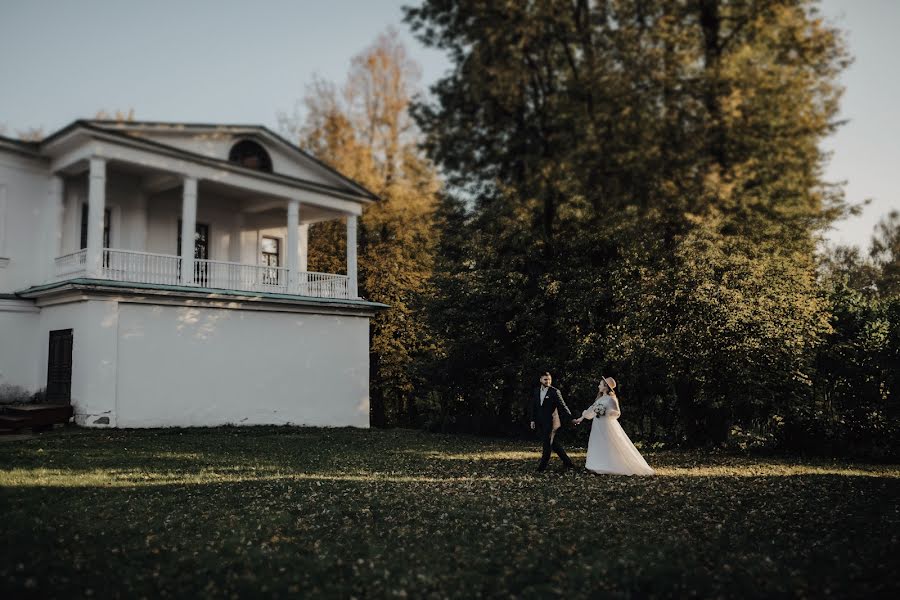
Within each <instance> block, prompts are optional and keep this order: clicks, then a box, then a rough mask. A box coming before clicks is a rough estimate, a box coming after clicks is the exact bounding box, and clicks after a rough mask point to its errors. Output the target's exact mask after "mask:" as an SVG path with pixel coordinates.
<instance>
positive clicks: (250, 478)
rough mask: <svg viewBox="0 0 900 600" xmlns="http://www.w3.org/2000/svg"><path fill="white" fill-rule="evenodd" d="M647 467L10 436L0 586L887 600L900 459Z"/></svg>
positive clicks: (897, 586)
mask: <svg viewBox="0 0 900 600" xmlns="http://www.w3.org/2000/svg"><path fill="white" fill-rule="evenodd" d="M645 455H646V456H647V458H648V460H649V462H650V464H651V465H652V466H653V467H654V468H656V469H657V472H658V475H657V476H655V477H640V478H631V477H619V476H593V475H586V474H578V473H570V474H569V475H566V476H559V475H554V474H552V473H545V474H543V475H542V476H538V475H535V474H534V473H533V472H532V469H533V468H534V464H535V462H536V461H537V458H538V456H539V448H538V444H537V443H536V442H535V441H532V442H530V443H528V444H522V443H519V442H510V441H497V440H488V439H478V438H472V437H464V436H459V437H451V436H444V435H433V434H425V433H422V432H415V431H410V430H399V429H398V430H392V431H384V430H369V431H366V430H353V429H313V428H287V427H282V428H272V427H267V428H262V427H253V428H243V427H242V428H217V429H181V430H176V429H172V430H132V431H128V430H115V431H111V430H72V431H66V432H64V433H60V434H56V433H54V434H48V435H42V436H40V437H37V438H33V439H29V440H25V441H16V442H10V441H7V442H4V443H2V444H0V465H2V467H0V506H3V508H4V525H3V536H4V544H3V545H2V547H0V594H2V595H3V597H5V598H21V597H48V596H52V597H66V598H69V597H101V598H105V597H127V598H140V597H154V598H156V597H192V598H196V597H203V598H222V597H258V596H265V597H286V596H296V597H302V598H323V597H324V598H348V597H358V598H372V597H377V598H382V597H410V598H429V597H440V598H477V597H518V598H545V597H548V596H565V597H567V598H596V597H598V596H610V597H686V596H692V597H703V598H712V597H726V598H728V597H760V598H771V597H786V596H802V597H809V598H818V597H824V596H828V595H831V596H834V597H838V598H843V597H885V598H889V597H896V596H897V594H898V592H900V583H898V580H897V577H896V573H897V570H898V568H900V562H898V558H900V547H898V541H897V536H896V534H895V532H896V531H897V530H898V527H900V521H898V513H897V511H896V499H897V495H898V493H900V469H898V467H897V465H881V466H873V465H864V464H854V463H850V462H848V461H846V460H841V461H837V462H833V461H822V460H783V459H776V458H767V459H751V458H740V457H733V456H726V455H721V454H715V453H708V452H705V453H703V454H698V453H670V452H645ZM572 456H573V458H574V459H575V460H576V461H578V462H581V461H583V460H584V453H583V451H581V452H579V451H573V452H572ZM553 461H554V462H556V459H553Z"/></svg>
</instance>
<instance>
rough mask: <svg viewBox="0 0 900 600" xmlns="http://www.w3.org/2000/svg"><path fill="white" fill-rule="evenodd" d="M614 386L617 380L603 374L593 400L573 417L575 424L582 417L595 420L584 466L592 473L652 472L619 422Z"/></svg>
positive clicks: (623, 473) (648, 473)
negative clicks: (586, 407)
mask: <svg viewBox="0 0 900 600" xmlns="http://www.w3.org/2000/svg"><path fill="white" fill-rule="evenodd" d="M615 388H616V380H615V379H613V378H612V377H604V378H603V380H602V381H601V382H600V385H599V386H597V389H598V393H597V399H596V401H594V403H593V404H592V405H591V406H590V407H588V409H587V410H585V411H584V412H583V413H581V418H580V419H576V420H575V423H576V424H578V423H581V422H582V421H583V420H585V419H593V421H594V423H593V425H592V426H591V437H590V439H589V440H588V450H587V460H586V461H585V464H584V468H585V469H587V470H588V471H591V472H592V473H613V474H617V475H653V474H654V471H653V469H651V468H650V465H648V464H647V461H645V460H644V457H643V456H641V453H640V452H638V450H637V448H635V447H634V444H632V443H631V439H630V438H629V437H628V434H626V433H625V430H623V429H622V426H621V425H619V415H621V414H622V413H621V411H620V410H619V399H618V398H617V397H616V392H615Z"/></svg>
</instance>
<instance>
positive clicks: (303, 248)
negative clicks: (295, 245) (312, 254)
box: [297, 223, 309, 271]
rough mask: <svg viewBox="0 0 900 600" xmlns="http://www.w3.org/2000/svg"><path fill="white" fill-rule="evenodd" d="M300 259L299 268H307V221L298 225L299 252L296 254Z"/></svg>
mask: <svg viewBox="0 0 900 600" xmlns="http://www.w3.org/2000/svg"><path fill="white" fill-rule="evenodd" d="M297 259H298V260H299V261H300V270H301V271H308V270H309V223H304V224H303V225H301V226H300V252H299V255H298V256H297Z"/></svg>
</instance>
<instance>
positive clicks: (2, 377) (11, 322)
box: [0, 299, 47, 393]
mask: <svg viewBox="0 0 900 600" xmlns="http://www.w3.org/2000/svg"><path fill="white" fill-rule="evenodd" d="M38 321H39V311H38V309H37V308H36V307H35V306H34V303H33V302H32V301H30V300H14V299H0V384H7V385H13V386H18V387H21V388H24V389H25V390H26V391H27V392H28V393H34V392H36V391H37V390H38V389H40V388H41V387H43V385H41V384H40V381H39V379H38V370H39V368H38V365H40V364H41V357H40V356H39V355H38V343H37V332H38ZM46 361H47V357H46V356H44V357H43V362H46Z"/></svg>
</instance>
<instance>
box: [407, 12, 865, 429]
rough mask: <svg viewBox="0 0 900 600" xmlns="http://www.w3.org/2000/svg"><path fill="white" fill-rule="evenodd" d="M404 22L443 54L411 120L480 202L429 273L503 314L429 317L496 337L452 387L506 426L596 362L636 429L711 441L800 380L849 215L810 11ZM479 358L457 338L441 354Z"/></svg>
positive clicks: (417, 16) (468, 16)
mask: <svg viewBox="0 0 900 600" xmlns="http://www.w3.org/2000/svg"><path fill="white" fill-rule="evenodd" d="M407 20H408V22H409V23H410V24H411V26H412V27H413V29H414V31H416V32H417V34H418V36H419V38H420V39H421V40H422V41H423V42H424V43H425V44H426V45H429V46H432V47H436V48H440V49H443V50H445V51H446V52H447V53H448V54H449V56H450V58H451V60H452V61H453V65H454V69H453V70H452V72H451V73H450V74H449V75H448V76H446V77H445V78H443V79H441V80H440V81H439V82H438V83H437V84H436V85H435V86H434V88H433V90H432V91H433V92H434V96H435V101H434V102H432V103H426V104H421V105H419V106H418V107H417V109H416V110H415V112H414V114H415V115H416V116H417V119H418V121H419V123H420V125H421V127H422V128H423V130H424V131H425V132H426V134H427V147H428V150H429V152H430V156H432V157H433V158H434V159H435V160H436V161H437V162H438V164H440V166H441V167H442V169H443V171H444V172H445V173H446V174H447V177H448V182H449V183H450V184H452V185H453V187H454V189H455V190H459V193H460V194H461V196H462V197H463V198H466V199H467V200H468V201H469V204H470V206H471V214H470V215H469V217H468V223H467V227H468V229H469V231H468V234H467V235H466V236H462V237H461V240H462V241H461V243H462V244H463V247H462V251H461V254H462V258H461V260H460V262H459V264H457V265H456V266H455V267H454V272H455V275H456V277H457V278H458V279H459V280H461V281H462V282H463V283H462V284H461V285H460V284H458V283H457V282H456V281H455V280H454V279H453V278H444V279H443V280H442V281H449V282H452V283H453V285H456V286H457V287H459V288H460V293H461V294H462V295H463V296H464V297H463V298H462V299H461V300H460V301H461V302H462V303H463V304H464V305H470V304H471V305H477V306H480V307H489V309H490V310H491V311H492V314H491V315H485V316H484V317H483V318H482V317H480V316H479V312H477V311H468V312H466V313H465V314H461V315H456V313H451V312H446V311H445V312H442V313H437V316H436V319H437V321H439V322H443V323H440V325H441V327H442V329H444V330H446V331H447V332H460V333H463V332H472V333H470V334H469V336H468V337H466V336H463V337H460V338H457V339H470V337H471V336H472V335H475V334H480V335H481V336H482V337H481V340H482V341H481V347H482V348H490V349H491V352H490V353H485V356H483V357H482V359H481V360H480V365H479V366H480V369H481V370H482V371H483V372H485V373H489V374H491V376H490V378H489V381H488V382H487V384H488V385H487V388H486V389H487V390H488V391H487V393H484V392H483V391H481V392H479V390H478V388H477V387H475V386H473V387H472V388H470V389H468V390H463V391H462V392H461V393H462V394H463V396H464V397H466V398H467V399H474V398H478V400H471V401H470V402H471V403H473V404H474V405H475V406H476V407H477V406H480V405H481V404H485V405H487V408H486V409H485V411H484V412H485V413H486V415H488V416H491V415H493V416H495V417H496V418H503V417H502V416H501V415H504V414H507V413H508V412H509V411H508V410H507V409H506V408H505V405H506V403H507V402H508V401H509V400H510V399H512V398H517V397H519V398H521V397H522V395H523V388H524V385H525V384H524V383H523V382H527V383H531V381H530V378H531V377H532V376H533V375H535V374H536V373H537V372H538V371H539V369H541V368H546V367H548V366H549V367H550V368H552V369H554V370H556V371H557V372H558V373H559V374H560V375H561V376H562V379H563V380H565V381H566V383H567V384H568V387H569V389H571V390H573V391H575V392H576V394H583V395H584V396H585V397H587V396H588V394H590V391H591V388H592V387H593V384H592V382H591V383H589V382H590V380H591V379H592V378H594V379H595V378H596V376H597V375H599V373H598V370H599V369H600V367H601V365H606V366H607V368H610V367H612V368H618V369H619V370H620V371H624V373H625V374H624V377H623V380H624V383H625V385H624V386H623V389H627V390H630V391H632V392H633V393H634V396H636V397H635V402H634V406H636V408H637V409H638V410H637V411H635V413H636V414H635V416H636V417H638V420H639V421H640V422H639V423H636V425H641V424H643V421H644V419H642V418H640V417H642V416H644V415H646V416H647V417H648V419H649V421H650V424H651V425H652V424H653V423H662V424H663V425H665V426H668V427H670V428H673V429H674V430H675V431H677V435H678V436H680V437H681V438H682V439H689V440H690V441H695V442H700V441H703V440H705V439H709V438H713V439H721V437H722V436H723V435H724V432H727V429H728V425H729V424H730V423H731V422H733V421H735V420H736V419H752V418H756V417H757V416H758V415H761V414H764V413H765V412H766V411H769V412H771V410H772V408H773V404H774V398H775V397H776V396H777V395H779V394H782V395H786V396H787V397H790V398H796V397H799V396H802V395H803V394H805V393H808V388H809V386H808V377H809V370H810V368H811V362H812V356H813V349H814V348H815V346H816V345H817V344H818V343H819V342H820V341H821V337H822V335H823V334H824V333H825V332H827V328H828V325H827V314H825V311H826V306H825V303H824V302H823V300H822V299H821V298H820V296H819V294H818V290H817V288H816V285H815V277H814V275H815V271H814V266H815V265H814V260H813V249H814V247H815V243H816V239H817V236H818V233H819V232H820V231H821V229H822V227H823V226H824V225H826V224H827V223H829V222H830V221H831V220H832V219H834V218H835V217H836V216H838V215H840V214H841V213H842V212H843V211H844V209H845V207H844V204H843V196H842V190H841V189H840V188H839V187H835V186H830V185H828V184H827V183H826V182H825V181H824V180H823V179H822V171H823V164H824V158H825V157H824V155H823V154H822V152H821V151H820V150H819V142H820V141H821V139H822V138H823V137H824V136H825V135H827V134H828V133H830V132H831V131H832V130H833V128H834V117H835V114H836V110H837V103H838V99H839V97H840V88H839V86H838V85H837V83H836V78H837V75H838V74H839V72H840V70H841V69H842V68H843V67H844V66H845V65H846V63H847V59H846V55H845V51H844V48H843V45H842V41H841V38H840V35H839V32H837V31H836V30H835V29H833V28H832V27H830V26H829V25H828V24H827V23H825V22H823V20H822V19H821V18H820V17H819V15H818V13H817V11H816V6H815V3H814V2H810V1H806V0H768V1H765V0H759V1H738V0H732V1H726V0H690V1H688V0H682V1H677V2H669V1H665V2H664V1H662V0H645V1H641V2H634V1H633V0H606V1H602V2H588V1H587V0H575V1H567V0H552V1H548V2H538V3H514V2H509V3H496V2H488V1H486V0H460V1H457V2H447V1H445V0H426V1H425V2H423V3H422V5H421V6H419V7H417V8H412V9H409V10H408V11H407ZM457 316H458V320H454V319H455V318H456V317H457ZM470 351H471V349H470V347H467V346H462V345H459V344H457V343H455V342H454V338H453V336H452V335H451V337H450V341H448V348H447V356H448V361H450V362H448V364H463V365H465V364H467V360H466V359H467V356H468V353H469V352H470ZM454 355H459V357H460V358H459V359H456V360H454V359H453V358H452V357H453V356H454ZM761 373H766V374H767V376H768V377H770V378H771V381H770V382H768V385H767V387H766V391H764V392H763V393H762V395H763V396H766V398H760V397H759V396H760V394H759V393H757V394H754V393H753V391H752V390H753V389H754V386H755V385H757V384H758V380H759V377H760V374H761ZM782 397H784V396H782ZM454 402H456V404H457V405H459V404H460V403H459V402H457V401H455V400H454ZM471 405H472V404H470V406H471ZM650 417H652V419H651V418H650Z"/></svg>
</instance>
